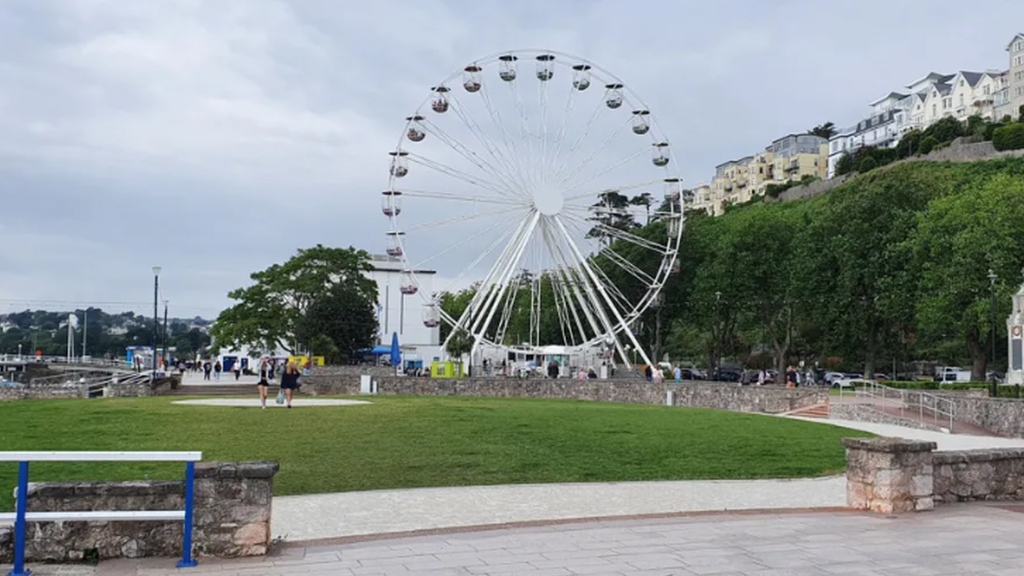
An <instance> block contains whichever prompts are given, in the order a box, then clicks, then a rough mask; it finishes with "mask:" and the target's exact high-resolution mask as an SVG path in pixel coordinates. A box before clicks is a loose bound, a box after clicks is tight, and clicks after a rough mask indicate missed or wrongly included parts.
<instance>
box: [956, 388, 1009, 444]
mask: <svg viewBox="0 0 1024 576" xmlns="http://www.w3.org/2000/svg"><path fill="white" fill-rule="evenodd" d="M948 398H949V399H950V400H952V401H953V402H954V404H955V405H956V419H957V421H958V422H966V423H968V424H973V425H975V426H979V427H981V428H984V429H986V430H990V431H992V432H995V433H996V434H1001V435H1003V436H1009V437H1011V438H1024V399H1022V400H1018V399H1015V398H971V397H965V396H959V397H956V396H948Z"/></svg>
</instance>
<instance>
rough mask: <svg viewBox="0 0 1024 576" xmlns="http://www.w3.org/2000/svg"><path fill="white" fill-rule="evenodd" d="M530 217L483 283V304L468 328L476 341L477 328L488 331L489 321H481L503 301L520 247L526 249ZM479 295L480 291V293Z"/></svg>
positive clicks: (476, 310) (483, 331) (478, 308)
mask: <svg viewBox="0 0 1024 576" xmlns="http://www.w3.org/2000/svg"><path fill="white" fill-rule="evenodd" d="M528 222H529V219H524V220H523V222H522V224H521V226H520V228H519V229H518V230H517V231H516V232H517V234H516V236H515V237H514V238H513V241H512V242H510V243H509V245H508V247H507V248H508V249H507V250H505V251H504V252H503V253H502V255H501V258H499V260H498V261H497V262H495V263H494V267H492V268H491V271H490V273H488V275H487V276H488V280H487V282H485V284H483V285H482V287H481V288H482V289H483V290H482V292H484V293H485V294H484V295H483V296H482V297H481V300H480V303H481V305H480V306H478V307H474V309H473V315H472V316H471V317H470V319H469V323H468V328H469V333H470V334H471V335H473V337H474V341H476V333H477V330H479V331H480V332H481V334H484V333H486V331H487V326H488V323H486V322H485V323H484V324H483V326H481V325H480V324H481V321H482V320H483V319H484V318H485V317H486V316H487V314H488V312H489V311H490V310H492V309H493V308H494V307H496V306H498V304H499V303H500V302H501V299H500V294H501V293H503V292H504V286H505V283H506V282H508V279H510V278H511V276H512V274H513V272H514V270H515V266H516V263H517V262H518V256H517V254H519V253H520V247H523V249H525V246H526V244H527V243H528V242H529V239H530V230H529V224H528ZM478 295H479V293H478Z"/></svg>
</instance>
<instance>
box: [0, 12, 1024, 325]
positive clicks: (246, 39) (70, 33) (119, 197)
mask: <svg viewBox="0 0 1024 576" xmlns="http://www.w3.org/2000/svg"><path fill="white" fill-rule="evenodd" d="M1021 30H1024V2H1020V1H1019V0H991V1H989V2H985V3H984V9H979V10H974V9H965V5H964V4H963V2H954V1H950V0H927V1H925V0H916V1H914V0H906V1H901V2H892V1H888V0H886V1H877V0H861V1H859V2H821V1H820V0H791V1H786V0H777V1H775V2H751V1H750V0H732V1H729V0H721V1H717V2H691V1H669V0H666V1H663V2H654V1H651V2H642V1H639V0H636V1H633V2H611V1H603V2H585V1H564V2H551V1H517V2H497V1H486V0H484V1H479V0H476V1H469V0H465V1H454V0H451V1H447V2H446V1H440V0H416V1H409V2H395V1H385V0H374V1H373V2H359V3H350V2H342V1H338V0H292V1H287V0H208V1H202V0H151V1H146V2H138V1H127V0H0V198H2V200H3V201H2V203H0V209H2V210H3V214H2V216H3V217H2V219H0V312H10V311H14V310H20V309H24V308H26V307H32V308H49V309H57V308H67V307H68V305H61V304H60V303H62V302H66V303H70V304H77V305H83V304H89V303H95V304H96V305H100V306H102V307H104V308H111V309H116V308H122V309H123V308H129V309H136V310H139V311H144V310H147V305H146V303H147V302H151V300H152V273H151V271H150V269H151V267H152V266H153V265H154V264H159V265H161V266H163V274H162V280H161V281H162V285H163V287H164V292H163V297H165V298H167V299H169V300H170V301H171V309H172V315H177V316H191V315H195V314H199V315H203V316H205V317H215V316H216V314H217V312H218V311H219V310H220V309H221V308H223V307H224V306H226V305H228V304H229V301H228V299H227V298H226V293H227V292H228V291H229V290H230V289H232V288H235V287H239V286H242V285H245V284H246V283H247V281H248V275H249V273H250V272H252V271H254V270H257V269H262V268H264V267H266V266H268V265H270V264H272V263H274V262H279V261H282V260H284V259H286V258H287V257H288V256H289V255H291V254H292V253H294V251H295V250H296V249H297V248H300V247H307V246H310V245H313V244H316V243H318V242H319V243H323V244H327V245H335V246H349V245H354V246H356V247H360V248H365V249H367V250H370V251H372V252H380V251H381V249H382V247H383V233H384V231H385V230H386V228H387V222H386V219H385V218H384V217H383V216H382V215H381V213H380V190H382V189H383V188H384V187H386V186H387V152H388V151H389V150H391V149H392V148H393V147H394V143H395V141H396V139H397V138H398V137H399V136H400V134H401V131H402V129H403V126H404V122H403V119H404V117H405V116H407V115H408V114H409V113H410V111H411V110H414V109H415V108H416V106H418V105H419V103H420V101H421V100H422V99H423V97H424V96H425V95H426V93H427V92H426V91H427V90H428V89H429V87H430V86H432V85H433V83H436V82H438V81H439V80H440V79H443V78H444V77H446V76H448V75H449V74H451V73H452V72H453V71H457V70H459V69H461V68H462V67H463V66H465V65H466V64H467V63H468V62H471V61H473V60H475V59H477V58H480V57H482V56H485V55H488V54H492V53H495V52H500V51H503V50H508V49H515V48H527V47H536V48H548V49H552V50H558V51H563V52H568V53H571V54H575V55H578V56H580V57H582V58H586V59H588V60H591V61H593V62H595V63H598V64H600V65H601V66H603V67H604V68H607V69H608V70H610V71H612V72H613V73H614V74H616V75H617V76H618V77H619V78H621V79H622V80H623V81H624V82H626V83H628V84H629V86H630V87H631V88H632V89H633V90H634V91H635V92H636V93H637V94H639V95H640V96H641V97H642V98H643V99H644V100H645V101H646V103H647V105H648V106H649V107H650V109H651V110H652V112H653V113H654V114H655V115H656V116H657V118H658V120H659V124H660V125H661V128H662V129H663V131H664V132H665V133H666V135H667V137H668V138H669V139H670V140H671V142H672V144H673V149H674V152H675V158H676V159H677V161H678V163H679V169H680V171H681V173H682V175H683V177H684V178H685V179H686V180H687V183H688V184H691V185H692V184H696V183H698V182H701V181H707V180H708V179H709V178H710V176H711V174H712V172H713V166H714V165H715V164H717V163H720V162H722V161H725V160H728V159H732V158H736V157H740V156H743V155H746V154H749V153H752V152H754V151H756V150H758V149H759V148H762V147H763V146H765V145H766V144H768V143H769V142H770V141H771V140H772V139H774V138H776V137H779V136H782V135H785V134H787V133H790V132H802V131H804V130H806V129H807V128H810V127H811V126H813V125H815V124H820V123H822V122H825V121H833V122H835V123H836V124H837V125H839V126H845V125H848V124H852V123H855V122H856V121H857V120H858V119H859V118H860V117H862V116H864V115H865V114H866V113H867V111H868V108H867V103H868V102H869V101H871V100H873V99H874V98H876V97H879V96H882V95H884V94H885V93H887V92H888V91H890V90H894V89H900V88H901V87H902V86H903V85H905V84H907V83H909V82H911V81H913V80H915V79H917V78H919V77H921V76H924V75H925V74H926V73H928V72H929V71H932V70H935V71H942V72H953V71H956V70H958V69H967V70H979V71H980V70H984V69H987V68H1000V69H1004V68H1006V67H1007V65H1008V62H1007V60H1008V57H1007V53H1006V52H1005V47H1006V44H1007V42H1008V41H1009V40H1010V38H1011V37H1012V35H1013V34H1014V33H1016V32H1019V31H1021ZM113 303H123V304H113Z"/></svg>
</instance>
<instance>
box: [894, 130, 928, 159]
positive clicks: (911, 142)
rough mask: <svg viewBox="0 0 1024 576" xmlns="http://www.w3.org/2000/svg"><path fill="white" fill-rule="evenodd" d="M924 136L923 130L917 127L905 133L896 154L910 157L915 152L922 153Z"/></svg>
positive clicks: (897, 146) (901, 156)
mask: <svg viewBox="0 0 1024 576" xmlns="http://www.w3.org/2000/svg"><path fill="white" fill-rule="evenodd" d="M922 137H923V136H922V135H921V131H920V130H918V129H916V128H915V129H913V130H911V131H910V132H907V133H906V134H904V135H903V137H902V138H900V141H899V144H897V145H896V155H897V156H898V157H900V158H910V157H911V156H913V155H914V154H920V153H921V138H922Z"/></svg>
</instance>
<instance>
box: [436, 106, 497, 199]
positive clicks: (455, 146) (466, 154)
mask: <svg viewBox="0 0 1024 576" xmlns="http://www.w3.org/2000/svg"><path fill="white" fill-rule="evenodd" d="M458 109H459V108H458V107H457V106H456V107H455V108H454V110H458ZM460 117H461V116H460ZM423 126H424V128H426V130H427V131H428V132H430V133H432V134H434V136H436V137H437V139H438V140H440V141H441V142H442V143H443V144H445V145H446V146H448V147H449V148H451V149H452V150H453V151H454V152H455V153H456V154H458V155H459V156H461V157H462V158H463V159H465V160H466V161H467V162H469V163H470V164H473V165H474V166H476V167H477V168H478V169H479V170H480V171H481V172H482V173H484V174H486V175H487V176H489V177H491V178H493V179H494V180H495V181H496V182H498V183H504V182H505V181H506V180H511V179H512V177H511V175H509V174H507V173H506V172H505V170H504V169H502V168H497V167H495V166H494V165H493V164H491V163H490V162H488V161H487V160H485V159H483V158H481V157H480V156H479V155H478V154H477V153H476V152H473V150H471V149H470V148H469V147H468V146H466V145H465V144H463V143H462V142H460V141H459V140H458V138H456V137H455V136H452V135H451V134H449V133H448V132H446V131H445V130H444V129H442V128H441V127H440V126H438V125H437V124H435V123H433V122H430V121H424V122H423ZM470 132H471V133H473V130H472V128H471V129H470ZM475 135H476V134H475V133H474V136H475ZM483 146H484V148H487V145H486V144H483ZM502 187H504V188H507V189H508V191H509V192H514V189H513V188H511V187H508V186H505V185H502Z"/></svg>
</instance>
